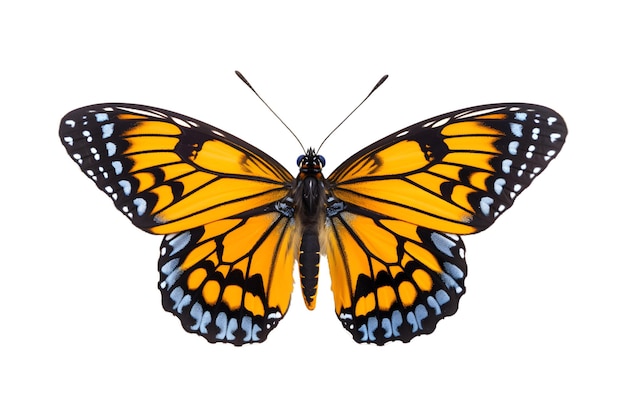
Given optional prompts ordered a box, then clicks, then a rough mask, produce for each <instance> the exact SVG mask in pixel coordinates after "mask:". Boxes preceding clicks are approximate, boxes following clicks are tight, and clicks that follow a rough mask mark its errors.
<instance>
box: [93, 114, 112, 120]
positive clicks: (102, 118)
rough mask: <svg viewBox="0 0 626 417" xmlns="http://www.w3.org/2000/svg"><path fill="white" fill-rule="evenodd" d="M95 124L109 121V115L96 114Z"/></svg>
mask: <svg viewBox="0 0 626 417" xmlns="http://www.w3.org/2000/svg"><path fill="white" fill-rule="evenodd" d="M95 116H96V122H106V121H107V120H109V115H108V114H107V113H96V114H95Z"/></svg>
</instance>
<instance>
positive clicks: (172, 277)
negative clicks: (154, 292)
mask: <svg viewBox="0 0 626 417" xmlns="http://www.w3.org/2000/svg"><path fill="white" fill-rule="evenodd" d="M178 263H179V259H171V260H169V261H168V262H167V263H166V264H165V265H163V266H162V267H161V273H162V274H163V275H166V276H167V278H165V280H163V281H161V283H160V284H159V285H160V286H161V288H166V287H167V289H168V290H169V289H170V288H172V285H174V284H175V283H176V281H178V278H180V276H181V275H182V274H183V271H182V270H181V269H180V268H178Z"/></svg>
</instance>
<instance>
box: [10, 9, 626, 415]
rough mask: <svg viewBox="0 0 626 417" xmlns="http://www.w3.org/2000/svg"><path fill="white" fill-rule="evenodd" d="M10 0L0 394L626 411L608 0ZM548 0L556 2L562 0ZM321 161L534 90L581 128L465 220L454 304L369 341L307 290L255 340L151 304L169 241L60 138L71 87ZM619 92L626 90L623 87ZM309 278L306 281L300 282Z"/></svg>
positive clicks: (108, 400) (38, 401) (59, 401)
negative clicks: (423, 327)
mask: <svg viewBox="0 0 626 417" xmlns="http://www.w3.org/2000/svg"><path fill="white" fill-rule="evenodd" d="M422 3H424V4H425V3H426V2H408V1H407V2H399V1H385V2H372V1H316V2H307V3H305V2H293V1H292V2H287V1H284V2H280V1H264V2H252V1H239V2H230V3H227V2H212V1H205V2H190V1H180V0H177V1H167V2H165V1H147V2H143V1H142V2H133V1H129V0H127V1H113V0H110V1H106V2H86V1H76V2H70V1H65V0H58V1H52V2H43V1H40V2H36V1H35V2H10V5H5V6H4V7H3V12H2V15H3V16H2V25H0V43H1V46H2V49H1V52H2V64H1V66H0V71H1V73H2V74H1V77H0V83H1V94H2V96H1V100H0V106H1V109H0V114H1V115H2V119H1V130H0V132H1V137H0V141H1V147H0V169H1V177H0V178H1V180H2V190H1V195H2V204H1V205H0V210H1V215H2V216H1V217H2V222H3V227H2V242H3V245H2V248H1V249H0V253H2V257H1V269H0V279H1V280H2V287H1V290H0V291H1V293H0V296H1V298H2V301H1V302H0V308H1V311H0V320H1V323H0V324H1V329H2V332H1V333H0V366H1V370H0V382H1V384H2V385H3V386H2V387H0V414H2V415H6V416H21V415H67V416H73V415H80V416H85V415H107V416H109V415H122V416H123V415H151V416H160V415H167V416H192V415H233V416H243V415H245V416H261V415H263V416H265V415H268V416H293V415H302V416H309V415H333V416H334V415H346V416H348V415H349V416H353V415H355V416H356V415H358V416H370V415H372V416H374V415H376V416H378V415H385V416H390V417H391V416H406V415H415V416H422V415H424V416H448V415H455V416H459V415H470V414H471V415H498V416H502V415H524V416H526V415H571V414H572V413H574V412H576V413H578V414H580V415H602V416H606V415H624V413H625V410H626V407H625V406H624V402H623V399H622V398H623V394H624V373H625V371H626V369H625V368H626V367H625V363H624V362H625V361H624V351H625V348H626V344H625V342H624V341H623V338H624V324H623V319H624V318H625V313H624V308H623V305H624V290H625V289H626V288H625V287H626V285H625V283H624V279H625V278H626V276H625V275H626V273H625V272H624V264H623V263H624V256H623V255H622V252H623V249H624V240H623V232H624V225H623V203H622V201H623V200H622V199H623V191H624V184H623V182H622V179H623V173H622V170H623V168H622V166H623V161H624V155H625V154H624V151H625V150H626V149H625V146H624V141H625V139H626V134H625V133H624V132H625V130H624V112H623V105H622V100H623V98H624V92H625V91H624V90H625V89H624V81H623V79H624V74H625V73H626V71H625V69H626V68H625V65H624V63H623V61H624V60H623V55H624V49H623V48H624V46H623V42H624V39H625V32H626V31H625V30H624V26H623V21H622V19H621V18H620V15H622V14H623V12H618V10H617V6H614V5H615V4H617V2H608V1H594V2H585V3H584V4H585V5H586V6H584V7H583V6H580V5H579V4H581V3H583V2H569V3H567V2H551V1H546V0H542V1H533V0H529V1H523V2H519V1H518V2H503V1H493V2H487V1H480V0H477V1H472V2H465V1H448V2H446V1H440V2H428V5H424V4H422ZM557 4H558V5H557ZM234 70H240V71H242V72H243V73H244V75H246V77H247V78H248V79H249V80H250V81H251V82H252V83H253V85H254V86H255V88H256V89H257V91H259V92H260V93H261V94H262V95H263V97H264V98H265V100H266V101H268V102H269V103H270V104H271V105H272V106H273V107H274V109H275V110H276V111H277V112H278V113H279V114H280V115H281V117H282V118H283V119H284V120H285V121H286V122H287V123H288V124H289V126H290V127H291V129H293V130H294V131H295V132H296V133H297V134H298V135H299V137H300V139H301V140H302V141H303V142H304V143H305V145H307V146H308V145H313V146H316V145H317V144H319V142H320V140H321V139H322V138H323V137H324V136H326V134H327V133H328V132H329V131H330V130H331V129H332V128H333V127H334V126H335V125H336V124H337V123H338V122H339V121H340V120H341V119H342V118H343V117H344V116H345V115H346V114H347V113H348V112H349V111H350V110H351V109H352V108H353V106H354V105H356V104H357V103H358V102H359V101H360V100H361V99H362V98H363V97H364V96H365V95H366V94H367V92H368V91H369V90H370V89H371V87H372V86H373V85H374V83H375V82H376V81H377V80H378V79H379V78H380V77H381V76H382V75H384V74H390V78H389V80H388V81H387V82H386V83H385V85H384V86H383V87H382V88H381V89H380V90H379V91H377V92H376V93H375V95H374V96H372V97H371V98H370V100H369V101H368V102H367V103H366V104H365V105H364V106H363V107H362V108H361V109H360V110H359V111H358V112H357V113H356V114H355V115H354V116H353V117H352V118H351V119H350V120H349V121H348V122H347V123H346V124H345V125H344V126H342V127H341V129H340V130H338V131H337V132H336V134H335V135H334V136H333V137H332V138H331V139H330V140H329V141H328V142H327V144H326V145H325V146H324V148H323V152H322V153H323V154H324V155H325V157H326V160H327V162H328V164H327V168H328V169H327V171H326V172H327V173H329V172H331V171H332V169H333V168H334V167H335V166H337V165H338V164H339V163H340V162H341V161H343V160H344V159H345V158H346V157H348V156H350V155H351V154H352V153H354V152H355V151H357V150H358V149H360V148H362V147H364V146H366V145H368V144H369V143H371V142H372V141H374V140H377V139H379V138H381V137H383V136H386V135H387V134H390V133H392V132H394V131H396V130H398V129H401V128H403V127H405V126H408V125H410V124H413V123H415V122H418V121H420V120H423V119H426V118H428V117H431V116H435V115H437V114H440V113H444V112H448V111H452V110H456V109H459V108H463V107H467V106H471V105H478V104H485V103H493V102H500V101H526V102H531V103H532V102H534V103H539V104H543V105H547V106H550V107H553V108H554V109H556V110H557V111H558V112H559V113H561V114H562V115H563V116H564V118H565V119H566V121H567V123H568V127H569V131H570V134H569V137H568V142H567V143H566V145H565V147H564V149H563V151H562V153H561V154H560V156H559V157H558V158H557V159H556V160H555V161H554V162H553V163H552V164H551V165H550V168H549V169H548V170H547V171H546V172H545V173H544V174H543V175H542V176H541V177H540V178H539V179H538V180H537V181H536V182H535V183H534V184H533V186H532V187H530V189H529V190H528V191H527V192H526V193H525V194H524V195H523V196H522V197H521V198H520V199H519V200H518V201H517V202H516V204H515V207H514V208H513V209H511V210H510V211H509V212H507V214H506V215H504V216H503V217H502V218H501V220H499V221H498V223H497V224H496V225H495V226H493V227H492V228H491V229H489V230H488V231H486V232H484V233H482V234H480V235H476V236H471V237H467V238H466V239H465V243H466V246H467V252H468V257H467V258H468V266H469V276H468V278H467V280H466V285H467V287H468V292H467V294H466V295H465V297H464V298H463V300H462V301H461V304H460V308H459V311H458V313H457V314H456V315H455V316H453V317H451V318H447V319H446V320H444V321H443V322H441V323H440V324H439V326H438V329H437V331H436V332H435V333H434V334H432V335H430V336H424V337H419V338H417V339H414V340H413V341H412V342H411V343H409V344H402V343H392V344H388V345H386V346H385V347H383V348H381V347H376V346H363V345H358V344H356V343H354V342H353V341H352V339H351V337H350V335H349V334H348V333H347V332H346V331H345V330H343V328H342V326H341V324H340V322H339V321H338V320H337V319H336V317H335V315H334V310H333V306H332V294H331V292H330V281H329V277H328V273H327V272H326V271H323V272H322V275H321V282H320V294H319V296H318V308H317V309H316V310H315V311H314V312H309V311H307V310H306V309H305V307H304V305H303V302H302V301H301V299H300V295H299V293H298V292H295V293H294V297H293V299H292V303H291V308H290V311H289V313H288V314H287V316H286V318H285V319H284V320H283V321H282V322H281V324H280V325H279V326H278V328H277V329H276V330H275V331H274V332H273V333H272V334H271V335H270V337H269V339H268V340H267V342H266V343H263V344H261V345H254V346H247V347H243V348H236V347H233V346H230V345H211V344H208V343H206V342H205V341H204V340H203V339H201V338H199V337H197V336H194V335H189V334H187V333H186V332H184V331H183V329H182V328H181V327H180V325H179V322H178V320H177V319H176V318H175V317H174V316H172V315H170V314H169V313H165V312H163V311H162V308H161V305H160V304H161V303H160V293H159V291H158V289H157V280H158V273H157V270H156V263H157V258H158V248H159V243H160V238H159V237H156V236H151V235H148V234H144V233H142V232H141V231H139V230H138V229H135V228H134V227H132V225H131V224H130V223H129V222H128V221H127V220H125V219H124V216H122V215H121V214H119V213H118V212H117V211H116V210H115V209H114V207H113V205H112V204H111V203H110V201H109V200H108V198H107V197H106V196H105V195H104V194H103V193H101V192H100V191H98V190H97V189H96V187H94V186H93V184H91V181H90V180H89V179H88V178H86V177H85V176H84V175H83V174H82V173H81V172H80V170H79V169H78V167H77V166H75V164H74V163H73V162H72V161H71V159H70V158H68V156H67V155H66V153H65V150H64V149H63V147H62V146H61V144H60V142H59V139H58V136H57V130H58V124H59V121H60V119H61V117H62V116H63V115H64V114H65V113H66V112H68V111H69V110H71V109H73V108H76V107H80V106H83V105H87V104H92V103H99V102H107V101H117V102H131V103H143V104H149V105H153V106H158V107H163V108H167V109H171V110H174V111H177V112H179V113H183V114H187V115H189V116H192V117H195V118H198V119H201V120H204V121H206V122H208V123H211V124H213V125H215V126H218V127H220V128H221V129H224V130H226V131H228V132H231V133H233V134H235V135H237V136H239V137H241V138H243V139H244V140H247V141H249V142H251V143H252V144H254V145H255V146H257V147H259V148H261V149H263V150H265V151H266V152H268V153H270V154H271V155H273V156H275V158H276V159H277V160H279V161H280V162H281V163H283V164H284V165H285V166H287V167H288V168H289V169H291V170H292V171H295V168H296V167H295V158H296V157H297V155H298V154H299V153H300V152H301V150H300V149H299V147H298V145H297V143H296V142H295V140H294V139H293V138H292V137H291V136H290V135H289V133H288V132H287V130H285V129H284V128H283V127H282V126H281V125H280V124H279V123H278V122H277V120H276V119H275V118H274V117H273V116H272V115H271V114H270V113H269V112H268V111H267V110H266V109H264V107H263V105H262V103H261V102H260V101H259V100H257V99H256V98H255V97H254V96H253V94H252V93H251V92H250V91H249V90H248V89H247V87H246V86H245V85H244V84H242V83H241V82H240V81H239V80H238V78H237V77H236V76H235V75H234V73H233V71H234ZM618 100H619V101H618ZM296 288H297V287H296Z"/></svg>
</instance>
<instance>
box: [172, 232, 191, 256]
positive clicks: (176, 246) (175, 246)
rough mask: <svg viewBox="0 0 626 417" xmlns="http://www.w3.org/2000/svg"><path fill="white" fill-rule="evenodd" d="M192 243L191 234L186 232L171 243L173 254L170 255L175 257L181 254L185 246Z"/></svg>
mask: <svg viewBox="0 0 626 417" xmlns="http://www.w3.org/2000/svg"><path fill="white" fill-rule="evenodd" d="M190 241H191V233H189V232H184V233H181V234H179V235H177V236H176V237H175V238H174V239H172V240H171V241H170V242H169V245H170V246H171V247H172V252H171V253H170V255H175V254H176V253H178V252H180V251H181V250H182V249H183V248H185V246H187V245H188V244H189V242H190Z"/></svg>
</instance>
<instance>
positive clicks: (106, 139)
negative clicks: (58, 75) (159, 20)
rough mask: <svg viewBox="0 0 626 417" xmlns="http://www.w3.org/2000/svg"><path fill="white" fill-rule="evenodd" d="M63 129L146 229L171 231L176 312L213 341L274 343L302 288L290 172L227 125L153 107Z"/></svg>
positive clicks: (167, 282) (75, 153) (84, 118)
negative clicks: (296, 276) (272, 336)
mask: <svg viewBox="0 0 626 417" xmlns="http://www.w3.org/2000/svg"><path fill="white" fill-rule="evenodd" d="M59 134H60V137H61V140H62V143H63V145H64V146H65V148H66V150H67V152H68V154H69V155H70V156H71V157H72V159H74V161H75V162H76V163H77V164H78V165H79V167H80V168H81V170H82V171H83V172H84V173H85V174H86V175H87V176H88V177H89V178H91V179H92V180H93V181H94V182H95V183H96V185H97V186H98V187H99V188H100V189H101V190H102V191H104V192H105V193H106V194H107V195H108V196H109V197H110V198H111V199H112V200H113V203H114V204H115V206H116V207H117V208H118V209H119V210H120V211H121V212H122V213H124V214H125V215H126V216H127V218H129V219H130V220H131V221H132V222H133V224H135V226H137V227H139V228H141V229H143V230H145V231H148V232H151V233H157V234H165V235H167V236H166V237H165V238H164V240H163V244H162V246H161V258H160V260H159V271H160V273H161V281H160V283H159V288H160V290H161V292H162V296H163V306H164V307H165V309H166V310H168V311H170V312H172V313H173V314H175V315H176V316H177V317H178V318H179V319H180V320H181V322H182V324H183V327H184V328H185V329H186V330H187V331H189V332H192V333H196V334H199V335H201V336H203V337H205V338H206V339H207V340H209V341H210V342H216V341H223V342H229V343H234V344H237V345H240V344H243V343H253V342H261V341H263V340H265V338H266V337H267V334H268V332H269V331H271V330H272V329H273V328H274V327H275V326H276V324H277V323H278V321H279V320H280V319H281V317H282V316H283V315H284V314H285V313H286V311H287V307H288V305H289V300H290V296H291V290H292V286H293V284H292V281H293V278H292V270H293V264H294V249H293V248H292V243H293V239H294V233H295V232H294V229H295V227H294V219H293V210H292V208H291V207H290V206H289V204H288V203H289V201H288V200H287V202H284V201H283V200H285V198H286V197H287V196H288V195H289V194H290V191H291V187H292V185H293V177H292V176H291V174H289V172H288V171H287V170H285V168H283V167H282V166H281V165H280V164H279V163H278V162H276V161H275V160H274V159H272V158H271V157H269V156H268V155H266V154H265V153H263V152H261V151H260V150H258V149H256V148H255V147H253V146H251V145H249V144H248V143H246V142H244V141H242V140H240V139H238V138H236V137H235V136H233V135H231V134H229V133H227V132H224V131H222V130H220V129H217V128H215V127H213V126H210V125H208V124H206V123H203V122H201V121H199V120H195V119H192V118H190V117H187V116H183V115H181V114H177V113H173V112H169V111H167V110H162V109H157V108H153V107H145V106H138V105H133V104H100V105H93V106H89V107H84V108H81V109H77V110H74V111H72V112H70V113H68V114H67V115H66V116H65V117H64V118H63V120H62V121H61V126H60V129H59Z"/></svg>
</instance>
